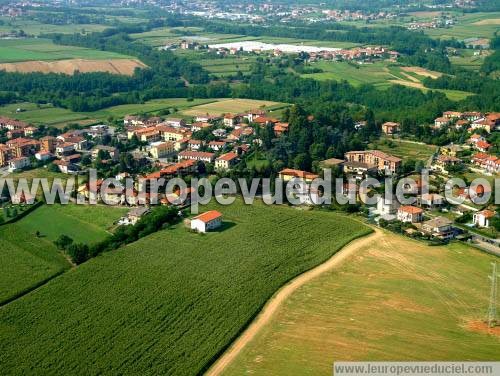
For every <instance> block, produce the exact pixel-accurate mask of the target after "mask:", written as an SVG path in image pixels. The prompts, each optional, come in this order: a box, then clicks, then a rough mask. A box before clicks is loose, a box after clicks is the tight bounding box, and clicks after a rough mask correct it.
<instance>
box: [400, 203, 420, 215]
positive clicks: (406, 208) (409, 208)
mask: <svg viewBox="0 0 500 376" xmlns="http://www.w3.org/2000/svg"><path fill="white" fill-rule="evenodd" d="M399 210H400V211H402V212H405V213H409V214H421V213H423V212H424V211H423V210H422V209H420V208H417V207H416V206H411V205H403V206H401V207H400V208H399Z"/></svg>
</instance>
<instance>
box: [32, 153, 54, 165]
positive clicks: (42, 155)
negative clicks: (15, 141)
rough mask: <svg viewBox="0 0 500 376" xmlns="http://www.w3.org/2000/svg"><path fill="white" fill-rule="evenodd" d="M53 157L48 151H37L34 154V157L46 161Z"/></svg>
mask: <svg viewBox="0 0 500 376" xmlns="http://www.w3.org/2000/svg"><path fill="white" fill-rule="evenodd" d="M53 157H54V155H53V154H52V153H51V152H49V151H39V152H38V153H36V154H35V158H36V159H37V160H39V161H42V162H44V161H47V160H49V159H51V158H53Z"/></svg>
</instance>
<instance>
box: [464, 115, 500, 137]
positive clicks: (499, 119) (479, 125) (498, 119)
mask: <svg viewBox="0 0 500 376" xmlns="http://www.w3.org/2000/svg"><path fill="white" fill-rule="evenodd" d="M499 126H500V113H491V114H488V115H486V116H485V117H483V118H480V119H477V120H475V121H473V122H472V124H471V128H472V129H484V130H485V131H486V132H488V133H491V132H493V131H495V130H497V129H498V127H499Z"/></svg>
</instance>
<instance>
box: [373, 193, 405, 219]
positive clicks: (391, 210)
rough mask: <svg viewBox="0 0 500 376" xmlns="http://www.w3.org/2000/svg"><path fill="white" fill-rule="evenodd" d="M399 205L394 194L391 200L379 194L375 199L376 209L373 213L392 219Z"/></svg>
mask: <svg viewBox="0 0 500 376" xmlns="http://www.w3.org/2000/svg"><path fill="white" fill-rule="evenodd" d="M399 206H400V204H399V201H398V200H397V198H396V197H395V196H393V197H392V199H391V200H386V199H385V198H384V197H383V196H381V197H380V199H379V200H378V201H377V209H376V210H374V214H377V215H379V216H380V217H382V218H383V219H386V220H393V219H396V214H397V212H398V208H399Z"/></svg>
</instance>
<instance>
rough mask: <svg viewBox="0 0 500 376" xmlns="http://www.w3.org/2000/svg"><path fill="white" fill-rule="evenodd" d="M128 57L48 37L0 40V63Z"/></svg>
mask: <svg viewBox="0 0 500 376" xmlns="http://www.w3.org/2000/svg"><path fill="white" fill-rule="evenodd" d="M77 58H81V59H122V58H123V59H130V58H131V57H130V56H125V55H121V54H117V53H114V52H107V51H97V50H91V49H88V48H82V47H74V46H60V45H57V44H54V43H52V41H50V40H48V39H32V38H27V39H3V40H0V63H10V62H20V61H32V60H45V61H50V60H62V59H77Z"/></svg>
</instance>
